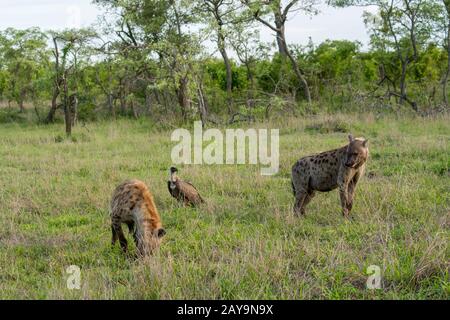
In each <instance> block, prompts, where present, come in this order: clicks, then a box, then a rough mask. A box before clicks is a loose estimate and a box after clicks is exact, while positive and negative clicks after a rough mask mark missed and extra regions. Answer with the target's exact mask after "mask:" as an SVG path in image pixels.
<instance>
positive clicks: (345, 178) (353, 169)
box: [292, 135, 369, 217]
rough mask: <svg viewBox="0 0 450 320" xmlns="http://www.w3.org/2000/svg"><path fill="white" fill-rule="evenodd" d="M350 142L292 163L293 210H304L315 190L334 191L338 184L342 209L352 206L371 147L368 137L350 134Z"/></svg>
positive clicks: (344, 211)
mask: <svg viewBox="0 0 450 320" xmlns="http://www.w3.org/2000/svg"><path fill="white" fill-rule="evenodd" d="M348 138H349V144H348V145H346V146H344V147H342V148H339V149H334V150H330V151H325V152H322V153H319V154H316V155H313V156H308V157H304V158H301V159H300V160H298V161H297V162H296V163H295V164H294V166H293V167H292V188H293V191H294V196H295V205H294V212H295V213H296V214H299V213H300V214H302V215H304V214H305V206H306V205H307V204H308V203H309V202H310V201H311V199H312V198H313V197H314V193H315V191H322V192H325V191H331V190H333V189H336V188H337V187H339V194H340V197H341V206H342V213H343V215H344V216H345V217H347V216H348V215H349V213H350V211H351V210H352V205H353V196H354V193H355V187H356V183H357V182H358V180H359V178H360V177H361V176H362V175H363V174H364V168H365V164H366V160H367V157H368V155H369V148H368V146H367V140H364V139H360V138H357V139H354V138H353V137H352V135H349V136H348Z"/></svg>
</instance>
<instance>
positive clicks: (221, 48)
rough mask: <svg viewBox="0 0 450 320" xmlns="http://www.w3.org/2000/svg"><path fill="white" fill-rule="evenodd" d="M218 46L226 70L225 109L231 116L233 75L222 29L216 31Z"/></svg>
mask: <svg viewBox="0 0 450 320" xmlns="http://www.w3.org/2000/svg"><path fill="white" fill-rule="evenodd" d="M218 45H219V51H220V54H221V55H222V58H223V62H224V63H225V69H226V84H227V107H228V113H229V114H231V112H232V106H233V96H232V90H233V87H232V86H233V74H232V70H231V62H230V59H229V58H228V54H227V51H226V50H225V38H224V36H223V34H222V29H221V28H219V30H218Z"/></svg>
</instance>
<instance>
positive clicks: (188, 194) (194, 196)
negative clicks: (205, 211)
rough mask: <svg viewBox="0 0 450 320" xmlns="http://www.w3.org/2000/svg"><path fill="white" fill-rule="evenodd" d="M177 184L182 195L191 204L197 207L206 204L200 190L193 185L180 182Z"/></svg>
mask: <svg viewBox="0 0 450 320" xmlns="http://www.w3.org/2000/svg"><path fill="white" fill-rule="evenodd" d="M176 184H177V187H178V189H179V191H180V194H181V195H182V196H183V197H184V199H186V200H188V201H189V202H190V203H192V204H194V205H195V204H199V203H202V202H204V200H203V198H202V197H201V196H200V193H199V192H198V190H197V189H196V188H195V187H194V186H193V185H192V184H191V183H189V182H186V181H182V180H178V181H177V183H176Z"/></svg>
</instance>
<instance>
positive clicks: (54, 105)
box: [45, 86, 59, 123]
mask: <svg viewBox="0 0 450 320" xmlns="http://www.w3.org/2000/svg"><path fill="white" fill-rule="evenodd" d="M58 96H59V87H58V86H56V87H55V88H54V89H53V96H52V106H51V108H50V110H49V112H48V114H47V118H46V119H45V122H46V123H53V122H54V121H55V113H56V109H58V104H57V100H58Z"/></svg>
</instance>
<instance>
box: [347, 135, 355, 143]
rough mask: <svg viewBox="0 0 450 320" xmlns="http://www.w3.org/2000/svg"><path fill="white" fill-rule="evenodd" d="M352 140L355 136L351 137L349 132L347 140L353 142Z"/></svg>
mask: <svg viewBox="0 0 450 320" xmlns="http://www.w3.org/2000/svg"><path fill="white" fill-rule="evenodd" d="M353 140H355V138H353V136H352V134H351V133H350V134H349V135H348V141H349V142H353Z"/></svg>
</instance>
